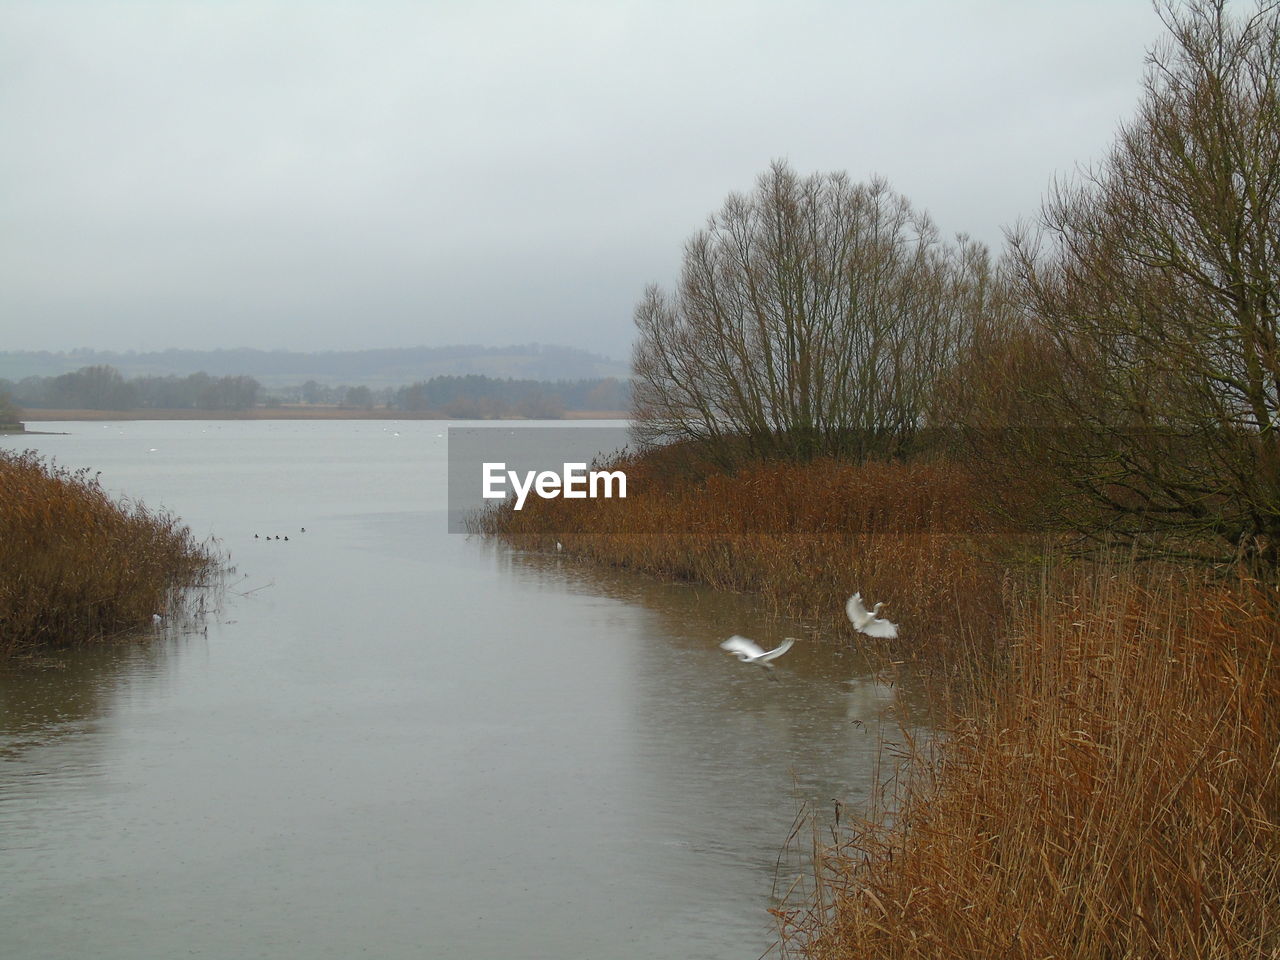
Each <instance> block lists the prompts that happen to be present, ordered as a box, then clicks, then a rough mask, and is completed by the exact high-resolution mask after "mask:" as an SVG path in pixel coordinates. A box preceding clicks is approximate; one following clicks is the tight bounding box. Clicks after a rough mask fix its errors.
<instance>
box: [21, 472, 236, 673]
mask: <svg viewBox="0 0 1280 960" xmlns="http://www.w3.org/2000/svg"><path fill="white" fill-rule="evenodd" d="M216 566H217V561H216V558H215V557H214V556H213V555H212V554H211V553H210V551H209V550H208V549H206V548H205V547H204V546H202V545H200V544H197V543H196V542H195V541H194V539H193V538H192V535H191V532H190V530H188V529H187V528H186V527H185V526H183V525H182V524H181V523H180V522H179V521H178V520H177V518H175V517H173V516H171V515H169V514H164V513H153V512H151V511H149V510H147V509H146V508H145V507H143V506H142V505H140V504H127V505H126V504H120V503H117V502H115V501H113V500H112V499H111V498H110V497H108V496H107V494H106V493H105V492H104V491H103V490H102V488H101V487H100V486H99V485H98V482H97V480H96V478H93V477H90V476H89V475H88V474H87V472H86V471H83V470H81V471H76V472H71V471H67V470H65V469H62V468H60V467H56V466H53V465H51V464H48V463H46V462H45V461H43V460H41V459H40V458H39V457H38V456H37V455H36V454H34V453H31V452H27V453H10V452H6V451H0V659H2V658H5V657H13V656H18V655H23V654H28V653H33V652H35V651H38V650H42V649H50V648H56V647H66V646H73V645H76V644H81V643H87V642H92V641H97V640H103V639H107V638H110V637H115V636H119V635H122V634H128V633H131V632H135V631H138V630H141V629H143V628H145V627H149V626H151V624H152V623H153V618H154V617H156V616H160V617H161V618H162V619H163V618H171V617H174V616H180V615H181V614H182V613H183V612H184V610H185V603H184V591H185V590H186V589H187V588H189V587H191V586H193V585H196V584H199V583H201V582H203V581H204V580H205V579H206V578H207V577H208V576H210V575H211V574H212V572H213V571H214V569H215V568H216Z"/></svg>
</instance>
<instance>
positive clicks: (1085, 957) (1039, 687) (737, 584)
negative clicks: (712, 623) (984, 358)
mask: <svg viewBox="0 0 1280 960" xmlns="http://www.w3.org/2000/svg"><path fill="white" fill-rule="evenodd" d="M627 466H628V468H629V470H634V471H635V476H636V477H638V478H640V479H641V480H642V481H643V480H644V478H645V477H646V471H648V470H654V471H657V472H658V474H659V477H658V479H659V480H661V479H663V477H662V474H663V473H664V471H665V476H666V479H667V482H666V483H662V482H659V483H651V484H646V483H643V482H640V483H636V484H634V487H635V489H636V490H637V491H638V492H639V494H640V495H639V496H636V497H634V498H629V499H628V500H627V501H615V502H609V501H599V502H595V503H589V504H588V503H586V502H585V501H572V502H569V503H566V502H565V501H563V500H559V501H531V503H530V504H529V505H528V506H526V508H525V510H524V511H521V512H520V513H519V514H516V513H515V512H513V511H512V510H511V509H510V507H509V506H507V507H505V508H502V509H499V510H492V511H490V512H489V514H488V515H487V516H486V517H484V518H482V520H481V523H480V526H481V527H482V528H484V529H487V530H488V532H491V533H497V534H499V535H501V536H504V537H506V538H507V539H508V540H510V541H512V542H514V543H517V544H520V545H523V546H531V547H535V548H546V547H549V546H554V543H553V542H552V541H553V539H558V540H560V541H561V542H562V543H563V545H564V549H565V552H566V553H569V554H576V555H580V556H583V557H586V558H590V559H592V560H595V561H599V562H605V563H612V564H617V565H620V566H627V567H632V568H635V569H638V570H643V571H646V572H650V573H655V574H659V575H664V576H674V577H680V578H687V579H693V580H699V581H702V582H705V583H709V584H712V585H715V586H718V587H722V588H727V589H733V590H750V591H754V592H756V593H758V594H760V595H761V596H763V597H765V598H767V599H768V600H770V601H772V602H773V603H774V604H775V605H777V606H778V607H780V608H782V609H785V610H786V611H787V612H789V613H791V614H792V615H797V614H798V615H799V616H801V617H807V618H809V619H810V620H811V621H812V622H813V623H814V627H815V632H819V633H822V634H823V635H826V636H830V637H836V636H839V637H844V638H849V639H854V638H856V635H855V634H854V633H853V632H852V630H851V628H850V627H849V625H848V623H847V622H846V621H844V620H843V611H842V605H843V601H844V598H845V597H846V596H847V595H848V593H849V592H851V591H852V590H854V589H859V590H861V591H862V593H863V595H864V597H868V598H870V599H872V600H882V599H883V600H888V601H890V603H891V606H890V607H889V608H888V610H887V611H886V613H887V614H888V615H890V616H891V617H893V618H895V619H898V620H899V621H900V623H901V625H902V631H901V632H902V635H901V637H900V638H899V640H898V641H896V642H894V643H893V644H891V645H888V646H885V647H881V648H880V650H879V652H880V653H882V654H885V655H888V656H892V657H895V658H911V659H914V660H916V661H917V662H920V663H927V664H938V663H941V664H942V665H944V666H945V667H946V669H945V670H942V671H938V672H936V673H935V674H934V675H935V677H937V676H941V677H942V678H944V681H959V682H944V683H943V684H941V685H938V684H935V688H939V687H940V692H941V693H942V694H943V698H942V699H943V702H944V703H945V708H944V709H946V710H949V711H950V714H949V716H948V718H947V719H945V720H943V722H942V723H941V727H940V729H939V730H938V731H937V733H938V736H936V737H935V738H933V739H932V740H931V741H930V743H929V746H928V747H921V746H919V745H918V743H917V742H916V741H913V740H911V739H910V738H909V737H908V738H907V751H908V756H907V758H906V759H905V761H904V766H903V769H902V770H901V771H899V773H898V774H897V775H896V776H893V777H890V778H888V780H887V782H888V783H890V784H892V785H893V789H892V792H891V793H889V794H888V795H886V796H885V797H883V798H882V802H881V803H879V804H878V805H877V806H875V807H874V808H873V809H871V810H868V811H866V812H865V814H864V816H863V817H861V818H856V817H855V818H852V820H851V819H850V818H849V817H848V808H845V819H844V821H843V824H842V832H837V833H836V835H835V839H834V840H826V841H824V842H823V843H817V838H818V837H819V836H820V835H821V831H819V830H818V829H817V824H816V822H815V829H814V837H815V848H814V851H813V862H814V863H815V864H816V865H817V867H816V870H817V873H818V875H817V877H816V878H815V879H816V884H815V885H814V886H813V887H812V888H811V889H810V890H809V891H808V894H807V896H805V897H802V898H801V899H800V902H798V903H791V904H787V905H785V906H784V907H782V908H780V909H778V910H776V911H775V913H776V915H777V917H778V920H779V927H780V934H781V947H782V951H783V953H784V954H788V955H796V954H799V955H803V956H806V957H810V958H814V960H853V958H858V960H863V958H904V960H905V958H913V960H914V958H920V960H924V958H930V960H932V958H955V960H961V958H963V960H989V958H995V957H1000V958H1005V957H1008V958H1026V960H1032V958H1036V960H1047V958H1079V960H1118V958H1135V960H1136V958H1152V960H1155V958H1181V957H1198V958H1199V957H1205V958H1224V960H1225V958H1228V957H1232V958H1234V957H1250V958H1258V960H1263V958H1266V960H1277V958H1280V711H1278V710H1277V709H1276V707H1275V705H1276V704H1277V703H1280V675H1278V674H1277V670H1276V666H1275V660H1276V658H1277V653H1278V652H1280V648H1278V646H1277V644H1278V642H1280V617H1278V616H1277V610H1278V608H1280V598H1278V595H1277V593H1276V591H1275V587H1274V584H1271V585H1263V584H1260V583H1258V582H1256V581H1252V580H1249V579H1247V578H1245V577H1244V576H1243V575H1241V576H1238V577H1237V578H1236V579H1235V580H1230V579H1224V576H1223V574H1222V571H1216V572H1215V571H1207V570H1204V569H1199V570H1197V569H1195V568H1191V567H1176V566H1168V565H1156V564H1150V563H1147V564H1139V563H1136V562H1133V561H1132V560H1125V561H1114V562H1113V561H1108V562H1083V561H1081V560H1079V559H1074V560H1072V559H1066V558H1061V559H1045V557H1046V556H1047V555H1048V554H1047V553H1046V552H1045V550H1044V543H1043V541H1041V540H1039V539H1037V537H1036V536H1035V535H1034V533H1033V532H1032V530H1031V525H1030V524H1024V525H1021V526H1019V525H1018V524H1016V523H1012V522H1011V521H1010V519H1009V514H1008V511H997V510H993V509H992V504H993V503H997V502H999V500H1000V497H1001V493H1000V491H999V490H994V491H993V490H992V489H991V487H992V484H991V482H990V481H989V480H987V479H985V478H984V477H982V476H981V475H980V474H978V473H976V472H975V471H973V470H971V469H968V468H966V467H964V466H963V465H956V464H948V463H945V462H935V463H923V462H920V463H905V464H903V463H889V464H869V465H863V466H854V465H849V464H843V463H836V462H829V461H815V462H812V463H808V464H799V465H795V464H761V465H756V466H751V467H745V468H743V469H741V470H739V471H737V472H735V473H728V472H724V473H717V472H716V471H714V470H701V471H695V472H692V473H688V474H685V475H682V476H679V477H678V478H677V479H675V480H672V479H671V477H672V476H674V474H673V473H672V472H671V471H669V470H667V469H666V467H665V466H664V465H662V464H660V463H657V462H656V461H654V460H647V461H646V459H645V458H640V460H639V461H638V462H631V463H629V464H627ZM630 475H631V474H630V473H629V476H630ZM584 504H585V505H586V507H587V508H586V509H584ZM997 514H999V515H1001V516H1003V517H1004V518H1005V519H1004V520H1003V521H997V520H996V519H995V517H996V516H997ZM956 693H960V694H962V695H956V696H952V695H951V694H956ZM850 823H852V824H853V825H854V826H853V827H852V828H850V827H849V824H850Z"/></svg>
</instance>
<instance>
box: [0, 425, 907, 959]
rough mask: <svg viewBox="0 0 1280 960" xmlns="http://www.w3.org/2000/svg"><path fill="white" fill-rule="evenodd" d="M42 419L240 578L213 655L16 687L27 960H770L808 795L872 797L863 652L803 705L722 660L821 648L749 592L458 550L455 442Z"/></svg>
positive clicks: (836, 660)
mask: <svg viewBox="0 0 1280 960" xmlns="http://www.w3.org/2000/svg"><path fill="white" fill-rule="evenodd" d="M42 427H43V428H44V429H47V430H56V431H65V434H66V435H64V436H26V437H5V438H0V444H3V446H5V447H7V448H23V447H34V448H36V449H38V450H40V451H42V452H44V453H46V454H49V455H52V456H55V457H56V458H57V460H58V462H60V463H62V464H64V465H66V466H71V467H80V466H88V467H91V468H92V469H93V470H95V471H97V470H100V471H102V481H103V483H104V485H105V486H106V487H107V488H108V489H110V490H111V491H113V492H115V493H121V494H126V495H128V496H130V497H133V498H136V499H140V500H142V501H143V502H145V503H146V504H147V505H148V506H151V507H164V508H166V509H168V510H171V511H173V512H174V513H177V514H178V515H180V516H181V517H182V518H183V519H184V520H185V521H186V522H187V523H188V524H189V525H190V526H191V527H192V529H193V530H194V531H195V532H196V533H197V535H199V536H200V537H202V538H203V537H210V536H212V537H216V538H217V540H218V541H219V543H220V547H221V549H223V550H224V551H227V552H229V553H230V557H231V561H230V562H231V563H232V564H233V565H234V567H235V572H234V573H233V574H231V575H230V577H229V578H228V587H227V589H226V591H225V595H224V596H223V597H222V598H221V600H220V601H219V602H218V606H217V607H216V609H215V610H214V611H213V612H212V613H211V614H210V615H209V616H208V617H207V619H206V620H205V621H204V623H203V624H202V625H201V626H200V627H198V628H196V629H194V630H192V629H190V628H186V629H184V628H181V627H178V626H176V625H171V626H164V627H161V628H158V629H157V630H156V631H155V634H154V636H152V637H151V638H150V639H149V640H148V641H147V642H145V643H138V644H131V645H120V646H114V647H111V648H109V649H106V650H91V651H79V652H74V653H71V654H66V655H62V656H59V657H58V658H56V660H55V661H54V662H52V663H49V664H46V665H44V666H42V667H38V668H23V669H20V670H12V669H9V670H5V671H0V943H2V944H3V945H4V947H3V955H4V956H5V957H7V958H13V960H20V958H45V957H47V958H57V960H65V958H67V957H94V958H129V960H143V958H157V960H159V958H164V960H170V958H174V957H180V956H181V957H207V958H227V957H237V958H243V957H264V958H282V957H297V958H307V960H320V958H342V960H347V958H351V957H358V956H367V957H373V958H400V957H406V958H407V957H413V958H421V957H448V958H485V960H494V958H556V960H565V958H584V960H586V958H590V960H607V958H663V957H671V958H682V960H684V958H730V957H732V958H746V960H751V958H755V957H758V956H760V955H761V954H762V953H764V952H765V951H766V950H768V949H769V947H770V944H771V943H772V942H773V939H774V927H773V921H772V918H771V916H770V915H769V913H768V910H769V908H770V907H771V906H777V904H778V901H777V900H776V896H777V895H778V893H779V892H780V891H781V890H783V889H785V888H786V887H787V885H789V884H790V883H791V882H792V881H793V879H794V878H795V877H796V876H797V874H798V873H799V872H800V871H801V870H802V868H803V864H802V863H801V862H800V861H799V859H798V858H797V857H796V856H795V855H793V854H794V851H791V850H789V849H788V848H787V844H786V841H787V837H788V834H789V832H790V831H791V830H792V827H793V822H794V820H795V818H796V815H797V812H798V810H799V809H800V806H801V804H802V803H812V804H814V805H815V806H816V808H817V809H819V810H820V811H822V813H823V815H824V816H825V815H826V814H827V813H828V812H829V811H830V809H831V808H832V800H833V799H840V800H841V801H844V802H847V803H850V804H852V805H854V806H857V805H858V804H860V803H863V802H865V799H866V798H867V796H868V795H869V791H870V790H871V789H872V784H873V782H874V777H875V768H876V758H877V754H878V752H879V737H878V730H877V721H884V722H885V723H886V724H887V725H891V723H892V721H889V720H885V718H886V717H887V715H888V714H889V713H890V712H891V709H892V708H891V706H890V702H891V701H890V697H891V691H889V690H888V689H887V688H885V687H883V686H880V685H878V684H875V683H874V682H872V681H871V680H870V679H869V678H868V677H867V676H866V671H867V668H866V666H865V665H864V664H862V663H861V662H860V661H859V660H858V659H857V658H856V657H855V656H853V655H852V654H849V653H841V652H840V651H837V650H834V649H832V648H831V647H827V646H821V645H819V644H807V643H799V644H797V645H796V647H795V648H794V649H793V650H792V651H791V652H790V653H788V654H787V656H786V657H784V658H782V659H781V660H780V661H779V662H778V669H777V671H776V676H777V681H776V682H773V681H771V680H770V678H769V677H768V675H766V673H765V672H764V671H763V670H760V669H758V668H755V667H751V666H749V665H745V664H740V663H739V662H737V661H736V660H735V659H733V658H732V657H731V656H729V655H727V654H726V653H724V652H723V651H721V650H720V649H718V647H717V644H718V643H719V642H720V641H721V640H723V639H724V638H725V637H727V636H728V635H729V634H731V633H735V632H737V633H744V634H746V635H748V636H752V637H755V638H756V639H758V640H760V641H761V642H763V643H764V644H765V645H766V646H772V645H773V644H774V643H775V642H776V641H778V640H780V639H781V638H782V637H783V636H785V635H787V634H795V635H799V636H803V633H797V631H799V630H802V628H801V627H798V626H797V625H795V624H788V623H784V622H780V621H778V620H776V619H773V618H771V617H770V616H769V615H768V614H767V613H766V612H765V611H764V610H762V609H760V608H757V607H756V606H754V605H753V603H752V602H751V601H750V600H749V599H747V598H743V597H739V596H735V595H726V594H721V593H716V592H713V591H709V590H706V589H702V588H697V587H694V586H689V585H679V584H666V583H662V582H658V581H655V580H652V579H649V578H645V577H641V576H637V575H628V574H626V573H622V572H617V571H610V570H600V569H594V568H591V567H588V566H586V565H584V564H581V563H577V562H575V561H573V560H571V559H568V558H565V557H562V556H559V555H552V556H547V555H538V554H524V553H520V552H515V551H511V550H509V549H506V548H504V547H500V546H497V545H495V544H492V543H489V542H485V541H480V540H475V539H468V538H466V537H464V536H460V535H456V534H448V533H447V532H446V522H445V508H446V495H445V475H446V457H445V448H446V439H444V438H442V437H439V436H438V434H441V433H444V432H445V429H446V428H445V425H444V424H441V423H436V422H428V421H406V422H401V423H390V422H384V421H347V422H314V423H312V422H228V421H216V422H154V421H153V422H124V423H109V424H101V423H64V424H47V425H42ZM302 527H306V528H307V532H306V533H302V532H301V528H302ZM255 533H257V534H259V536H260V537H266V536H272V537H274V536H275V535H276V534H279V535H280V536H281V537H284V536H288V537H289V541H288V542H285V541H284V540H283V539H282V540H280V541H276V540H274V539H272V540H271V541H269V542H268V541H266V540H264V539H258V540H255V539H254V534H255Z"/></svg>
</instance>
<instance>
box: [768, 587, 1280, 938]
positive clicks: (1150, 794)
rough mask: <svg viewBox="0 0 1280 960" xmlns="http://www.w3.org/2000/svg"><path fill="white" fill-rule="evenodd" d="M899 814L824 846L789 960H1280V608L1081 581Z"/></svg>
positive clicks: (1268, 602) (1248, 591)
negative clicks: (816, 889)
mask: <svg viewBox="0 0 1280 960" xmlns="http://www.w3.org/2000/svg"><path fill="white" fill-rule="evenodd" d="M1054 579H1055V580H1056V581H1057V582H1053V583H1048V582H1047V583H1046V584H1045V586H1044V587H1043V589H1042V591H1041V592H1040V594H1039V595H1038V597H1037V598H1036V603H1034V604H1032V605H1030V608H1029V609H1024V610H1023V611H1022V612H1021V614H1020V615H1019V617H1018V621H1019V622H1018V627H1017V632H1016V633H1015V637H1016V641H1015V642H1014V643H1013V644H1012V646H1011V649H1010V658H1009V662H1008V664H1007V670H1005V671H1001V672H1000V673H999V674H996V673H991V674H990V675H989V676H990V683H989V686H988V688H987V690H986V696H985V697H982V698H980V699H979V700H978V701H976V702H977V707H976V709H974V710H973V711H972V712H971V713H970V714H969V715H968V716H962V717H957V718H956V720H955V721H954V722H953V723H952V724H951V725H950V726H951V735H950V736H949V737H948V738H945V739H943V740H941V741H940V742H939V745H938V746H937V747H936V749H935V750H934V751H933V753H932V754H931V755H929V756H917V757H916V759H915V763H914V767H913V771H912V775H911V776H908V777H906V778H905V780H903V781H900V782H902V783H903V784H904V786H903V787H902V789H901V790H900V792H899V793H898V795H897V796H895V797H894V798H893V802H892V803H891V804H890V806H891V807H892V809H893V812H892V813H888V812H887V809H886V810H881V811H879V812H878V813H873V814H872V815H869V816H867V817H866V818H864V819H863V820H862V821H861V822H860V823H859V824H858V826H857V827H856V828H855V829H853V830H852V831H850V832H849V833H847V834H845V835H844V837H843V839H842V840H841V842H840V843H838V844H836V845H835V846H833V847H829V848H828V849H824V850H821V851H819V860H820V862H821V863H822V864H823V867H822V877H821V878H820V879H821V884H822V893H821V895H820V896H816V897H814V898H813V899H812V901H811V902H810V903H808V904H807V905H804V906H802V907H797V908H793V909H787V910H780V911H778V912H777V913H778V916H779V917H780V918H781V921H782V925H783V934H784V942H785V944H786V946H787V948H788V951H787V952H795V953H801V954H803V955H804V956H806V957H811V958H815V960H846V958H865V957H877V958H882V957H883V958H926V957H927V958H930V960H933V958H957V960H959V958H966V960H987V958H991V957H1002V958H1005V957H1007V958H1026V960H1032V958H1048V957H1058V958H1080V960H1085V958H1088V960H1095V958H1096V960H1104V958H1107V960H1110V958H1121V957H1123V958H1135V960H1137V958H1152V960H1154V958H1174V957H1178V958H1181V957H1197V958H1224V960H1225V958H1229V957H1230V958H1242V957H1256V958H1259V960H1261V958H1275V957H1277V956H1280V765H1278V758H1280V753H1278V750H1280V711H1277V710H1276V709H1275V705H1276V703H1277V702H1280V699H1278V698H1280V674H1278V673H1277V670H1276V665H1275V662H1274V661H1275V657H1276V653H1277V652H1278V650H1280V648H1278V647H1277V641H1280V626H1278V625H1277V619H1276V597H1275V594H1274V593H1273V592H1271V591H1269V590H1268V589H1265V588H1262V587H1260V586H1258V585H1257V584H1256V583H1252V582H1240V583H1236V584H1234V585H1224V584H1223V583H1222V582H1221V581H1219V580H1214V579H1212V578H1210V577H1208V576H1206V575H1203V574H1196V573H1194V572H1192V571H1190V570H1188V569H1185V568H1183V569H1170V568H1152V567H1146V568H1141V569H1139V568H1137V567H1135V566H1132V565H1118V566H1106V567H1101V568H1096V567H1095V568H1083V569H1073V570H1072V571H1071V572H1070V573H1062V572H1059V573H1058V574H1057V575H1056V576H1055V577H1054Z"/></svg>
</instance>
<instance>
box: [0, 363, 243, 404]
mask: <svg viewBox="0 0 1280 960" xmlns="http://www.w3.org/2000/svg"><path fill="white" fill-rule="evenodd" d="M0 390H4V391H6V392H7V393H9V394H10V395H11V396H12V397H13V399H14V401H15V402H17V403H18V404H19V405H20V406H22V407H29V408H32V409H46V410H138V409H155V410H248V409H250V408H251V407H253V406H255V405H256V404H257V402H258V398H259V395H260V393H261V391H262V386H261V385H260V384H259V383H258V381H257V380H255V379H254V378H253V377H243V376H240V377H211V376H209V374H207V373H193V374H191V375H189V376H185V377H173V376H170V377H135V378H133V379H131V380H126V379H125V378H124V377H123V376H121V374H120V371H118V370H116V369H115V368H114V367H109V366H92V367H82V368H81V369H79V370H76V371H75V372H73V373H64V374H60V375H59V376H56V377H27V378H25V379H23V380H19V381H18V382H17V383H12V382H9V381H5V380H0Z"/></svg>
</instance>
